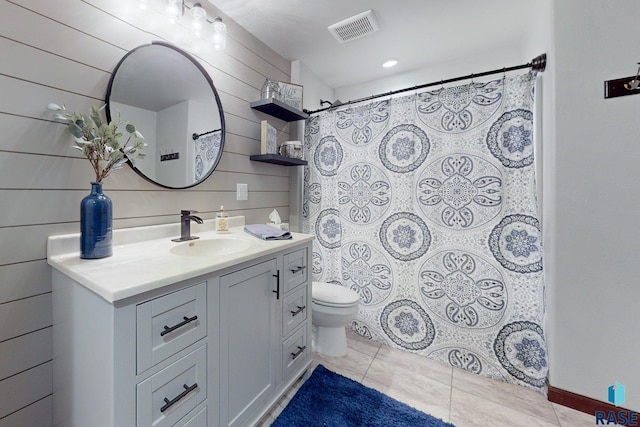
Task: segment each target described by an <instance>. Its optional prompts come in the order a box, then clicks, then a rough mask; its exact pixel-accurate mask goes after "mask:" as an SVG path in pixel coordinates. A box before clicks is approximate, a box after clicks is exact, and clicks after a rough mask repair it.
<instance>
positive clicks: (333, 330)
mask: <svg viewBox="0 0 640 427" xmlns="http://www.w3.org/2000/svg"><path fill="white" fill-rule="evenodd" d="M311 294H312V297H311V300H312V303H311V322H312V324H313V336H312V339H311V344H312V348H313V351H315V352H318V353H321V354H324V355H327V356H335V357H340V356H344V355H346V354H347V336H346V333H345V328H344V327H345V325H347V324H348V323H349V322H350V321H351V320H353V318H354V317H356V314H358V303H359V301H360V295H358V293H357V292H356V291H354V290H352V289H349V288H345V287H344V286H340V285H336V284H333V283H325V282H313V283H312V284H311Z"/></svg>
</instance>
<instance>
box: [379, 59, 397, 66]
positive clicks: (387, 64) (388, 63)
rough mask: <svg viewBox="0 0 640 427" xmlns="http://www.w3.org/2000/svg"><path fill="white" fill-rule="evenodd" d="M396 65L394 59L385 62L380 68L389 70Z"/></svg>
mask: <svg viewBox="0 0 640 427" xmlns="http://www.w3.org/2000/svg"><path fill="white" fill-rule="evenodd" d="M397 63H398V61H396V60H395V59H390V60H388V61H386V62H385V63H383V64H382V66H383V67H384V68H391V67H393V66H394V65H396V64H397Z"/></svg>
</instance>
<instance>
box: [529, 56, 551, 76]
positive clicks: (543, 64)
mask: <svg viewBox="0 0 640 427" xmlns="http://www.w3.org/2000/svg"><path fill="white" fill-rule="evenodd" d="M531 68H532V69H533V70H534V71H539V72H542V71H544V70H545V68H547V54H546V53H543V54H542V55H538V56H536V57H535V58H533V60H532V61H531Z"/></svg>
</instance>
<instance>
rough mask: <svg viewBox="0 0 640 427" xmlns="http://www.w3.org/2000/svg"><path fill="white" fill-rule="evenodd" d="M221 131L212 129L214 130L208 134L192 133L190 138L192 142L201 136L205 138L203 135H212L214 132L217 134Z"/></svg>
mask: <svg viewBox="0 0 640 427" xmlns="http://www.w3.org/2000/svg"><path fill="white" fill-rule="evenodd" d="M220 130H222V129H214V130H210V131H209V132H204V133H195V132H194V133H193V135H191V137H192V138H193V140H194V141H197V140H198V138H200V137H201V136H205V135H209V134H210V133H214V132H218V131H220Z"/></svg>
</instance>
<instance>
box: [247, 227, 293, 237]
mask: <svg viewBox="0 0 640 427" xmlns="http://www.w3.org/2000/svg"><path fill="white" fill-rule="evenodd" d="M244 231H246V232H247V233H249V234H251V235H253V236H255V237H257V238H259V239H262V240H287V239H291V238H293V236H291V233H289V232H288V231H283V230H279V229H277V228H275V227H272V226H270V225H267V224H249V225H245V226H244Z"/></svg>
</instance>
